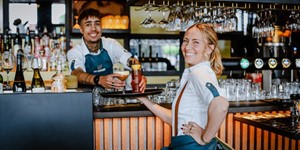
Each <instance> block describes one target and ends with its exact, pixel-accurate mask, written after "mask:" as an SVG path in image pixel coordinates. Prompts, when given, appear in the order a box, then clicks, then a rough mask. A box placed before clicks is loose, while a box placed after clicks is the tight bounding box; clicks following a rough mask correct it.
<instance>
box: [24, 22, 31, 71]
mask: <svg viewBox="0 0 300 150" xmlns="http://www.w3.org/2000/svg"><path fill="white" fill-rule="evenodd" d="M24 56H25V57H27V60H28V62H31V59H32V42H31V37H30V30H29V27H27V29H26V35H25V43H24ZM27 70H28V71H32V68H31V63H28V68H27Z"/></svg>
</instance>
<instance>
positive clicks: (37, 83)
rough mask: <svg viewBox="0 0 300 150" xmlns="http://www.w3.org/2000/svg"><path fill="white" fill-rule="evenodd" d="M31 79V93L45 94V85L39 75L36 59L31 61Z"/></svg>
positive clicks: (39, 67)
mask: <svg viewBox="0 0 300 150" xmlns="http://www.w3.org/2000/svg"><path fill="white" fill-rule="evenodd" d="M32 69H33V77H32V82H31V91H32V92H33V93H37V92H45V84H44V81H43V78H42V76H41V74H40V69H41V66H39V62H38V57H34V58H33V59H32Z"/></svg>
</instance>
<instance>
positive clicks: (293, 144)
mask: <svg viewBox="0 0 300 150" xmlns="http://www.w3.org/2000/svg"><path fill="white" fill-rule="evenodd" d="M161 105H162V106H164V107H167V108H170V107H171V106H170V104H161ZM273 113H288V108H287V107H278V106H274V105H271V104H270V103H266V102H264V101H241V102H230V108H229V112H228V114H227V117H226V119H225V121H224V122H223V124H222V125H221V127H220V130H219V132H218V134H217V136H218V137H219V138H220V139H222V140H223V141H225V142H226V143H227V144H228V145H230V146H232V147H233V148H234V149H273V148H278V147H283V149H297V148H298V145H300V144H299V143H300V141H299V140H295V139H292V138H289V137H283V136H282V135H280V134H277V133H276V132H275V133H274V130H273V132H270V131H268V130H263V129H260V128H256V127H254V126H252V125H250V124H247V123H242V122H240V121H237V120H235V119H234V117H236V116H241V115H247V114H273ZM258 135H263V136H258ZM257 137H259V138H257ZM274 137H275V138H274ZM0 139H1V140H0V146H1V148H4V149H35V148H38V149H73V148H75V149H78V148H80V149H87V150H88V149H95V150H109V149H131V150H143V149H147V150H158V149H160V148H162V147H164V146H168V145H169V143H170V140H171V126H170V125H168V124H166V123H164V122H163V121H162V120H161V119H160V118H158V117H156V116H155V115H154V114H153V113H151V112H150V111H149V110H148V109H147V108H146V107H145V106H144V105H142V104H139V103H132V104H127V105H116V106H105V107H94V108H93V104H92V93H91V91H88V90H87V91H84V90H82V91H80V90H76V91H75V92H74V91H73V92H66V93H35V94H33V93H22V94H19V93H6V94H0ZM15 143H18V144H15ZM286 143H287V144H288V146H286ZM283 145H285V146H283Z"/></svg>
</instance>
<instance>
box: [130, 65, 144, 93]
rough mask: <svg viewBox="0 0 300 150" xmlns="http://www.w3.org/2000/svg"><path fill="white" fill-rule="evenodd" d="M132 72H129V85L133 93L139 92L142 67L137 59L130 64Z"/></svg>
mask: <svg viewBox="0 0 300 150" xmlns="http://www.w3.org/2000/svg"><path fill="white" fill-rule="evenodd" d="M131 68H132V73H131V77H132V80H131V87H132V92H133V93H140V92H141V91H140V90H139V83H140V82H141V80H142V68H141V64H140V62H139V61H135V62H134V64H133V65H131Z"/></svg>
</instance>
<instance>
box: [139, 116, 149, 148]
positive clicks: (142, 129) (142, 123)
mask: <svg viewBox="0 0 300 150" xmlns="http://www.w3.org/2000/svg"><path fill="white" fill-rule="evenodd" d="M138 120H139V122H138V123H139V124H138V128H139V129H138V131H139V132H138V137H139V138H138V141H139V149H146V144H147V143H146V137H147V135H146V117H139V118H138Z"/></svg>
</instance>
